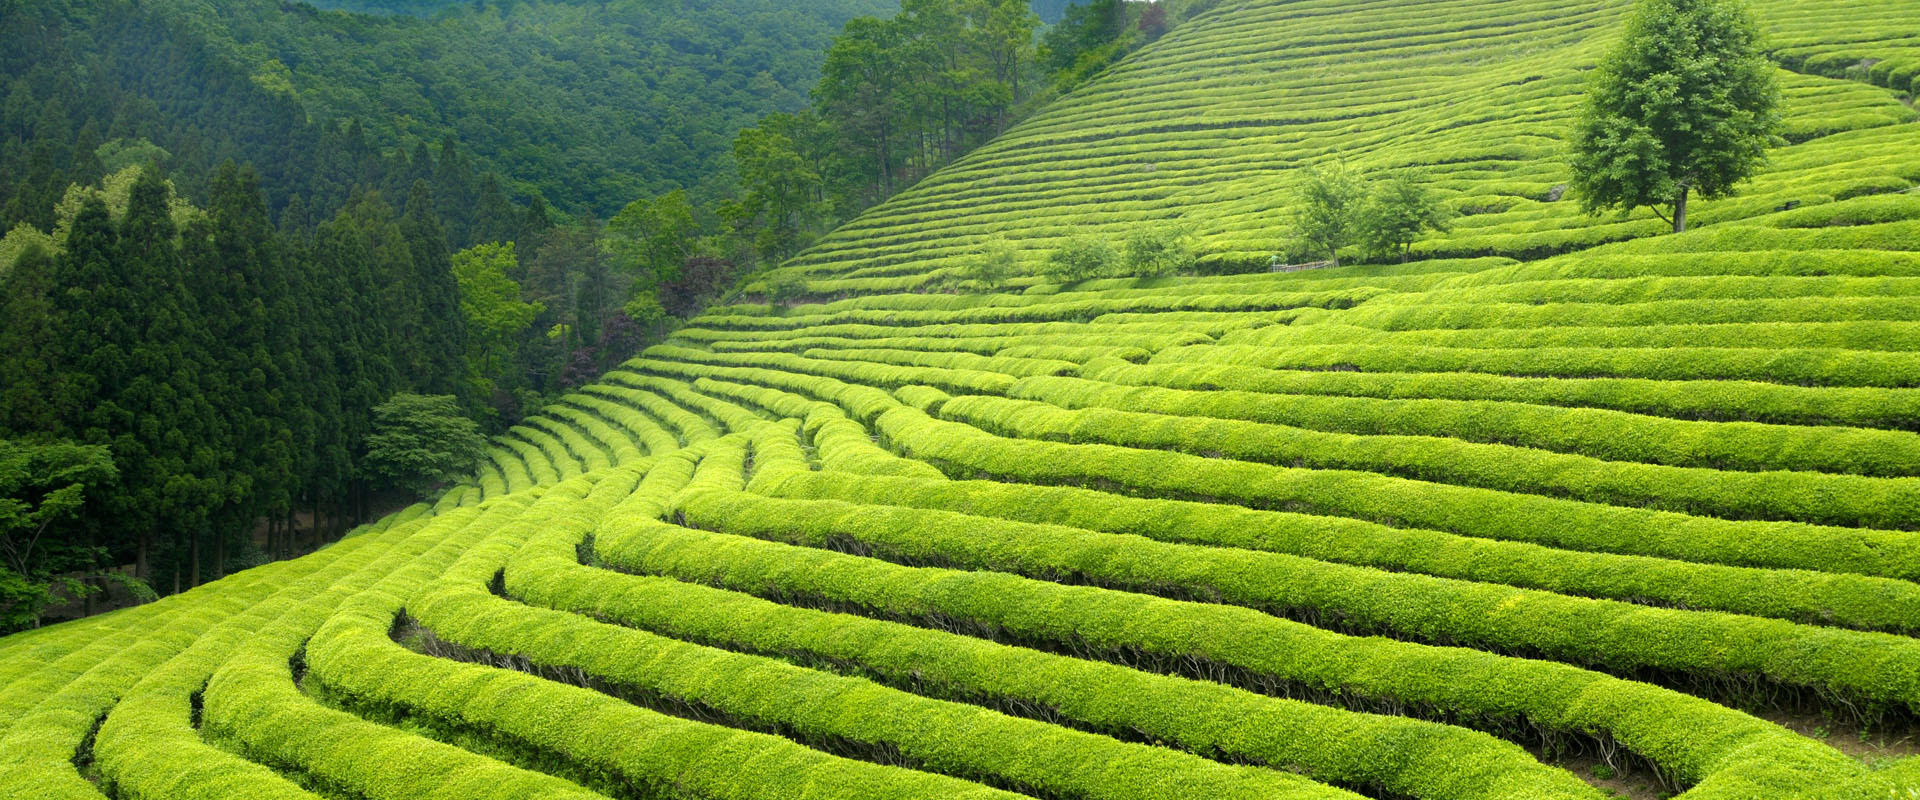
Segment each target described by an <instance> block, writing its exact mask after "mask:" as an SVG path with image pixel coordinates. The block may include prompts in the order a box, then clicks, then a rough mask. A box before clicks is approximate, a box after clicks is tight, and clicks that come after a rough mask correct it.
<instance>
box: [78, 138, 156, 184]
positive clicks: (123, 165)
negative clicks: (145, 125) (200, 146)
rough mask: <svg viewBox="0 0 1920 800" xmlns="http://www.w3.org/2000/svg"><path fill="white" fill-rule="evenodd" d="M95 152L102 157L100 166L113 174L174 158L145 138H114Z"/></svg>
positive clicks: (107, 172)
mask: <svg viewBox="0 0 1920 800" xmlns="http://www.w3.org/2000/svg"><path fill="white" fill-rule="evenodd" d="M94 154H95V156H96V157H97V158H99V159H100V168H101V169H102V170H104V171H105V173H106V174H108V175H112V174H114V173H116V172H120V171H121V170H124V169H127V168H129V167H140V168H148V167H158V166H161V165H163V164H165V163H167V161H168V160H169V159H170V158H172V154H170V153H168V152H167V151H166V150H165V149H163V148H161V147H160V146H159V145H157V144H154V143H152V142H149V141H147V140H145V139H138V138H136V139H114V140H113V141H110V142H106V143H104V144H102V145H100V149H98V150H95V151H94Z"/></svg>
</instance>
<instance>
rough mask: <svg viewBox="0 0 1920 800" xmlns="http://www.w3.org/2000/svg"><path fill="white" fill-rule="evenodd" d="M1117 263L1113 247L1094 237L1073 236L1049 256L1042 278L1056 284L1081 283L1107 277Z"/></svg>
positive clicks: (1105, 241)
mask: <svg viewBox="0 0 1920 800" xmlns="http://www.w3.org/2000/svg"><path fill="white" fill-rule="evenodd" d="M1115 260H1116V258H1115V253H1114V251H1113V245H1112V244H1110V243H1108V242H1107V240H1105V239H1101V238H1098V237H1094V236H1074V237H1072V238H1069V239H1067V240H1066V241H1065V242H1063V243H1061V245H1060V247H1059V248H1057V249H1055V250H1054V251H1053V252H1052V253H1051V254H1049V255H1048V256H1047V263H1046V265H1045V266H1044V267H1043V268H1042V272H1041V274H1042V276H1044V277H1046V278H1047V279H1048V280H1050V281H1053V282H1054V283H1060V284H1067V283H1079V282H1081V281H1084V280H1087V279H1088V278H1098V277H1100V276H1102V275H1105V274H1107V273H1108V272H1109V271H1110V270H1111V269H1112V268H1113V263H1114V261H1115Z"/></svg>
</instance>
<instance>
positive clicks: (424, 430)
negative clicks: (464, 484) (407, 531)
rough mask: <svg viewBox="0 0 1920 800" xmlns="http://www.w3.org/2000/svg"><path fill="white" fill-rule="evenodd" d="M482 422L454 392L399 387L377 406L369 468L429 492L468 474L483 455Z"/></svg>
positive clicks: (373, 473)
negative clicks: (410, 390)
mask: <svg viewBox="0 0 1920 800" xmlns="http://www.w3.org/2000/svg"><path fill="white" fill-rule="evenodd" d="M486 449H487V440H486V439H485V438H484V437H482V436H481V435H480V429H479V426H477V425H475V424H474V422H473V420H471V419H468V418H466V417H465V416H463V415H462V414H461V413H460V404H459V402H458V401H457V400H455V399H454V397H453V396H452V395H418V394H408V393H404V392H403V393H401V394H396V395H394V396H393V397H391V398H389V399H388V400H387V401H386V402H384V403H381V404H380V405H378V406H375V407H374V409H373V431H372V432H371V433H369V434H367V457H366V466H365V469H366V471H367V474H369V475H371V476H374V477H378V478H381V479H383V480H386V481H390V482H392V483H395V484H398V485H402V486H407V487H410V488H412V489H414V490H416V491H417V492H419V493H421V494H426V493H427V492H429V491H431V490H432V489H433V487H435V486H437V485H439V484H441V483H445V482H447V481H451V480H456V479H458V478H461V477H465V476H466V475H467V474H469V473H471V472H472V471H473V466H474V464H475V462H478V461H479V460H480V457H481V456H482V455H485V453H486Z"/></svg>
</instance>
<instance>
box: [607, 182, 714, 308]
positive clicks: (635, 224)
mask: <svg viewBox="0 0 1920 800" xmlns="http://www.w3.org/2000/svg"><path fill="white" fill-rule="evenodd" d="M699 238H700V225H699V223H697V222H695V221H694V219H693V203H692V202H690V201H689V200H687V193H686V192H684V191H682V190H679V189H675V190H673V191H671V192H668V193H666V194H663V195H660V196H659V197H655V198H652V199H648V198H641V199H639V200H635V201H633V202H632V203H628V204H627V207H626V208H623V209H621V210H620V213H618V214H615V215H614V217H613V219H610V220H607V229H606V237H605V244H606V247H607V250H608V251H609V252H611V253H612V254H613V256H614V259H615V265H616V266H618V267H619V268H620V269H621V270H622V271H624V272H627V273H629V274H631V275H633V276H634V288H635V291H636V292H638V291H652V290H654V289H656V288H658V287H660V286H664V285H666V284H669V283H672V282H674V281H676V280H679V279H680V267H681V265H683V264H685V263H686V261H687V258H688V257H690V256H692V255H693V249H694V245H695V244H696V242H697V240H698V239H699Z"/></svg>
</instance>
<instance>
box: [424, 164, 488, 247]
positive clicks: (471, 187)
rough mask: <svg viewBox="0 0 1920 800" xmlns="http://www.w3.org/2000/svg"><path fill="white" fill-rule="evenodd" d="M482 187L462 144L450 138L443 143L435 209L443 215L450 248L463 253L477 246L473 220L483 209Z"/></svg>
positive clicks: (435, 180) (436, 173)
mask: <svg viewBox="0 0 1920 800" xmlns="http://www.w3.org/2000/svg"><path fill="white" fill-rule="evenodd" d="M479 192H480V189H479V183H478V178H476V177H475V175H474V173H473V168H472V166H470V165H469V164H468V163H467V156H466V154H464V153H461V152H460V147H459V143H458V142H457V141H456V140H455V139H454V138H453V136H452V135H448V136H447V137H446V138H443V139H441V140H440V163H439V166H438V167H437V168H436V169H435V170H434V174H433V196H434V199H435V209H437V210H438V211H439V214H440V221H441V224H442V225H443V227H444V230H445V234H446V241H447V245H448V247H449V248H451V249H455V250H458V249H463V248H465V247H466V246H467V245H469V244H472V243H473V219H474V211H475V210H476V206H478V205H479Z"/></svg>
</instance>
